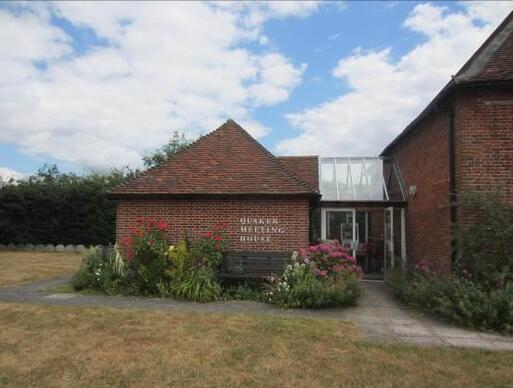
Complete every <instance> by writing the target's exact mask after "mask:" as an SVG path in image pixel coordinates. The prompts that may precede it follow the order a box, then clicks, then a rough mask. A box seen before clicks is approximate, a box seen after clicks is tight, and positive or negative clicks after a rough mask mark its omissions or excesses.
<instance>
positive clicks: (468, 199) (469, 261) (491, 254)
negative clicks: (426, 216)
mask: <svg viewBox="0 0 513 388" xmlns="http://www.w3.org/2000/svg"><path fill="white" fill-rule="evenodd" d="M460 207H461V211H462V212H463V213H465V214H472V215H474V216H475V220H474V221H472V222H468V223H465V224H460V225H459V226H458V227H457V228H456V233H457V240H458V257H457V261H456V265H455V269H456V271H457V273H458V274H460V275H465V276H466V275H467V274H470V275H471V277H472V280H473V281H474V282H476V283H478V284H479V285H480V286H481V287H486V288H489V289H495V288H501V287H503V286H504V284H505V283H507V282H508V281H512V280H513V278H512V277H513V207H512V206H511V205H508V204H507V203H504V202H503V201H501V191H500V190H497V191H496V192H493V193H487V194H477V193H469V192H467V193H464V194H462V195H461V200H460Z"/></svg>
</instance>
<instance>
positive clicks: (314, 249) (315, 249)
mask: <svg viewBox="0 0 513 388" xmlns="http://www.w3.org/2000/svg"><path fill="white" fill-rule="evenodd" d="M308 250H309V251H310V252H317V251H318V250H319V246H318V245H311V246H310V247H309V248H308Z"/></svg>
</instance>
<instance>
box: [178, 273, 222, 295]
mask: <svg viewBox="0 0 513 388" xmlns="http://www.w3.org/2000/svg"><path fill="white" fill-rule="evenodd" d="M171 293H172V295H174V296H176V297H177V298H182V299H186V300H194V301H197V302H210V301H213V300H216V299H217V298H218V297H219V296H220V295H221V286H220V285H219V283H218V282H217V280H216V278H215V276H214V271H213V270H212V268H209V267H207V266H202V267H199V268H196V269H193V268H190V269H188V270H187V271H186V272H185V273H184V274H183V275H182V276H181V277H180V278H179V279H178V280H177V281H176V282H174V283H173V284H172V286H171Z"/></svg>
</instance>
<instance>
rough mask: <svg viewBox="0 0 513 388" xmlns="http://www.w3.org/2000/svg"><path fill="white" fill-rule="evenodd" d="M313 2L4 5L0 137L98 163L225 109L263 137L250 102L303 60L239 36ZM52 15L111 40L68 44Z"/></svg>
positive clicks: (299, 72) (279, 86)
mask: <svg viewBox="0 0 513 388" xmlns="http://www.w3.org/2000/svg"><path fill="white" fill-rule="evenodd" d="M317 6H318V5H317V3H316V2H299V3H295V2H263V3H257V2H255V3H254V2H248V3H235V2H234V3H230V2H228V3H217V4H216V3H200V2H189V3H164V2H155V3H148V2H139V3H135V2H134V3H121V2H101V3H95V2H56V3H51V4H46V3H26V4H23V5H22V6H20V7H18V8H19V9H17V11H16V12H11V11H10V9H9V8H8V7H7V8H5V9H3V10H0V24H1V25H2V32H3V36H6V34H7V35H8V36H10V37H12V39H1V40H0V66H1V68H2V72H1V73H0V128H2V130H1V131H0V142H6V143H13V144H16V145H18V146H19V147H20V148H21V149H22V150H23V152H25V153H27V154H30V155H46V156H51V157H53V158H56V159H60V160H63V161H66V162H71V163H75V164H77V165H81V166H86V167H103V166H108V165H120V164H127V163H128V164H131V165H135V164H137V163H140V155H141V154H143V153H144V151H145V150H148V149H152V148H155V147H158V146H160V145H161V144H162V143H163V142H165V141H166V140H167V138H168V137H169V136H170V134H171V132H172V131H173V130H185V131H186V133H187V135H188V136H190V137H195V136H197V135H198V134H199V133H205V132H207V131H210V130H211V129H213V128H215V127H217V126H218V125H219V124H220V123H221V122H222V121H224V120H226V119H227V118H228V117H232V118H233V119H235V120H237V121H240V122H241V123H247V125H248V130H249V131H250V132H251V133H253V134H254V135H255V136H264V135H265V134H266V133H268V132H269V130H270V129H269V128H266V127H264V126H262V125H261V124H260V123H258V122H256V121H255V120H254V119H253V118H252V117H251V114H252V111H253V110H254V109H256V108H257V107H259V106H263V105H272V104H276V103H279V102H282V101H284V100H286V99H287V98H289V95H290V92H291V90H292V89H293V88H294V87H296V86H297V85H299V84H300V83H301V81H302V76H303V72H304V70H305V69H306V65H305V64H294V63H293V62H292V61H291V60H290V59H289V58H287V57H285V56H284V55H283V54H282V53H280V52H277V51H270V50H271V49H268V50H267V51H266V50H265V48H264V51H263V53H259V54H257V53H254V52H252V51H250V50H249V49H248V48H245V46H244V44H245V43H246V42H248V41H254V42H260V43H261V44H262V45H265V44H266V40H267V39H266V38H265V35H264V34H263V24H262V23H264V22H265V21H266V20H268V19H270V18H285V17H289V16H293V17H306V16H308V15H309V14H310V13H312V12H314V11H315V9H316V8H317ZM52 15H56V16H58V17H59V18H61V19H65V20H66V21H67V22H68V23H71V24H72V25H74V26H75V27H77V28H81V29H87V31H88V32H89V35H92V34H93V33H94V34H95V35H96V36H97V37H98V39H99V40H100V41H101V42H107V44H106V45H99V46H98V45H97V46H95V47H90V48H89V50H88V51H86V52H85V53H80V54H77V53H75V52H73V43H74V42H73V37H72V36H70V35H68V34H67V33H66V32H65V31H64V30H62V29H61V28H59V27H57V26H55V25H53V24H52V23H51V20H52V19H51V16H52ZM6 31H7V33H6ZM20 42H21V44H20Z"/></svg>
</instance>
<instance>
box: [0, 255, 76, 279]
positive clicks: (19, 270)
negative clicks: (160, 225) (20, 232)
mask: <svg viewBox="0 0 513 388" xmlns="http://www.w3.org/2000/svg"><path fill="white" fill-rule="evenodd" d="M81 260H82V256H81V255H80V254H78V253H53V252H49V253H47V252H0V287H6V286H12V285H16V284H22V283H29V282H33V281H37V280H43V279H48V278H52V277H56V276H60V275H66V274H69V273H72V272H75V271H76V270H78V268H79V267H80V262H81Z"/></svg>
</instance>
